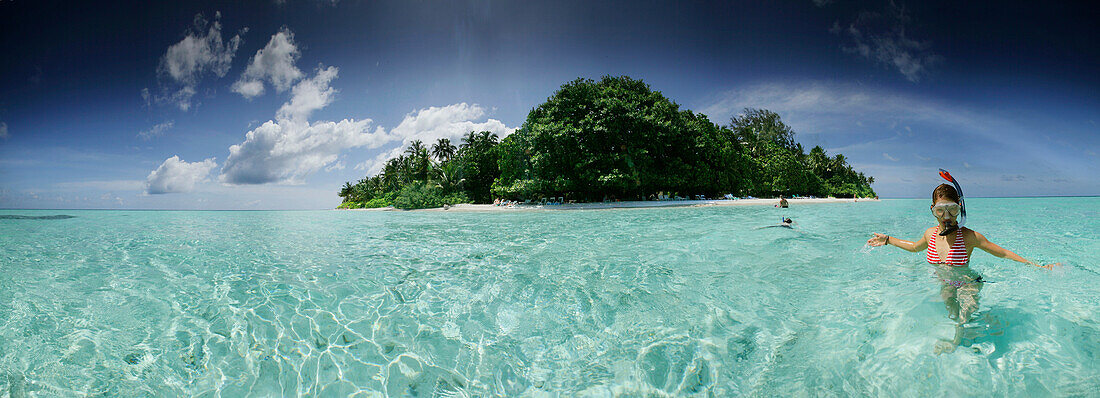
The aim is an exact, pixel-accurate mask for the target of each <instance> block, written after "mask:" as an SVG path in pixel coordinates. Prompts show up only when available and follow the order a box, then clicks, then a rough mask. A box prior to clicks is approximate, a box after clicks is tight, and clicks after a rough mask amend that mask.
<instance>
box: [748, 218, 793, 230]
mask: <svg viewBox="0 0 1100 398" xmlns="http://www.w3.org/2000/svg"><path fill="white" fill-rule="evenodd" d="M793 225H794V220H791V219H790V217H784V218H783V222H781V223H779V224H775V225H767V226H763V227H760V228H757V229H764V228H775V227H783V228H789V229H794V227H793Z"/></svg>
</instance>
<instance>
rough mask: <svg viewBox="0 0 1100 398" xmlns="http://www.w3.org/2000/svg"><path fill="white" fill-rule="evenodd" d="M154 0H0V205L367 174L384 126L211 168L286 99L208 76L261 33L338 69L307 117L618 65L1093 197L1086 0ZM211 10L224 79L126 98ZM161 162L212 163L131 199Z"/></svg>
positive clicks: (215, 195) (892, 149)
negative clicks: (244, 175) (907, 59)
mask: <svg viewBox="0 0 1100 398" xmlns="http://www.w3.org/2000/svg"><path fill="white" fill-rule="evenodd" d="M159 3H160V2H157V3H156V4H144V3H133V4H123V5H116V4H108V3H102V4H101V3H74V4H69V3H62V2H40V1H19V0H15V1H12V0H9V1H0V50H2V51H3V53H4V54H5V56H4V57H0V123H3V126H4V127H5V128H6V130H0V131H6V134H0V207H40V208H52V207H77V208H84V207H87V208H105V207H110V208H114V207H122V208H330V207H332V206H334V205H335V204H336V203H338V201H339V199H338V198H337V197H336V196H335V192H336V190H337V188H338V186H339V185H341V184H342V182H343V181H348V180H356V179H358V178H361V177H362V176H363V175H364V174H366V170H364V169H362V168H360V169H356V168H355V167H353V166H355V165H357V164H365V163H369V162H370V161H371V160H372V159H375V158H376V157H377V156H378V155H379V154H381V153H384V152H387V151H389V149H390V148H392V147H395V146H398V145H400V141H394V142H392V143H389V144H387V145H384V146H382V147H380V148H374V149H369V148H366V147H355V148H347V149H345V150H342V151H339V153H338V155H339V163H340V164H341V165H343V166H344V167H343V168H333V169H330V170H317V171H314V172H311V173H309V174H308V175H306V176H305V177H304V178H301V179H300V180H297V181H293V183H292V184H287V183H278V184H265V185H256V186H228V185H223V184H220V183H219V182H218V174H219V173H220V169H221V166H222V165H224V162H225V161H226V159H227V157H228V155H229V147H230V146H231V145H235V144H240V143H242V141H244V140H245V135H246V133H247V132H249V131H250V130H252V129H254V128H256V127H257V126H258V125H260V124H262V123H263V122H265V121H267V120H270V119H272V118H273V117H274V115H275V113H276V110H277V109H279V107H280V106H281V105H282V104H283V103H285V102H287V101H288V99H289V98H290V96H291V94H290V91H289V90H288V91H285V92H276V90H275V89H274V88H272V87H271V86H268V88H267V91H266V92H265V93H264V94H263V95H261V96H258V97H255V98H252V99H245V98H242V96H240V95H238V94H236V93H234V92H232V91H231V90H230V86H231V85H232V84H233V83H234V82H235V81H237V79H238V78H239V77H240V76H241V74H242V73H243V72H244V70H245V68H246V66H247V65H248V63H249V60H250V58H251V57H252V56H253V55H254V54H255V53H256V51H257V50H258V49H260V48H263V47H264V46H265V44H267V42H268V40H269V39H270V38H271V36H272V35H273V34H275V33H276V32H278V31H279V29H280V28H282V27H286V28H287V29H289V30H290V31H292V32H293V34H294V37H295V42H296V43H297V45H298V49H299V50H300V53H301V57H300V59H298V61H297V62H296V66H297V67H298V68H299V69H300V70H301V71H302V72H303V73H304V74H305V77H307V78H308V77H311V76H313V75H314V74H315V71H316V69H317V68H318V66H319V65H324V66H326V67H327V66H335V67H337V68H339V77H338V78H336V79H335V80H333V81H332V83H331V85H332V87H333V88H335V89H336V90H337V94H336V97H335V100H334V101H333V102H332V103H331V104H330V105H328V106H327V107H324V108H323V109H320V110H318V111H316V112H314V113H313V114H312V115H311V116H310V120H311V121H325V120H328V121H339V120H342V119H356V120H362V119H372V120H373V123H372V127H371V128H372V129H374V128H376V127H382V128H383V129H385V130H386V131H393V130H394V129H395V128H397V127H398V125H399V124H400V123H401V122H402V120H403V119H404V118H405V117H406V115H408V114H410V113H411V112H416V111H419V110H421V109H425V108H429V107H445V106H448V105H452V104H459V103H468V104H477V105H478V106H480V107H481V108H483V109H484V110H485V111H486V114H485V115H484V116H482V117H481V118H479V119H477V120H475V121H476V122H483V121H485V119H486V117H487V118H492V119H496V120H499V121H501V122H503V124H504V125H506V126H508V127H510V128H515V127H519V126H520V125H521V124H522V123H523V121H524V119H525V117H526V114H527V112H528V111H529V110H530V109H531V108H533V107H535V106H537V105H538V104H539V103H541V102H542V101H544V100H545V99H546V98H547V97H548V96H550V95H552V94H553V92H554V90H556V89H557V87H559V86H560V85H561V84H563V83H565V82H568V81H570V80H573V79H575V78H577V77H586V78H599V77H600V76H602V75H608V74H610V75H629V76H632V77H635V78H641V79H643V80H645V81H646V82H647V83H649V84H650V85H651V86H652V87H653V88H654V89H656V90H660V91H661V92H663V93H664V94H665V95H666V96H668V97H669V98H671V99H673V100H674V101H676V102H678V103H679V104H681V105H682V106H683V107H685V108H688V109H692V110H695V111H698V112H703V113H706V114H707V115H708V116H710V117H711V120H712V121H715V122H717V123H721V124H725V123H727V122H728V120H729V118H730V116H732V115H733V114H735V113H737V112H738V111H739V110H740V109H741V108H743V107H745V106H754V107H766V108H768V109H772V110H774V111H777V112H779V113H780V114H781V115H783V117H784V120H785V121H786V122H788V123H789V124H791V125H792V126H794V127H795V130H796V132H797V133H798V134H797V136H796V139H797V140H798V141H800V142H802V143H803V144H804V145H807V146H812V145H822V146H823V147H825V148H826V149H828V150H830V152H832V153H836V152H838V151H839V152H840V153H843V154H844V155H845V156H847V157H848V159H849V161H850V162H851V163H852V164H853V165H856V166H857V168H859V169H860V170H861V171H864V172H866V173H867V174H869V175H872V176H875V177H876V184H875V189H876V190H877V191H878V192H879V193H880V194H881V195H882V196H884V197H924V196H926V194H927V191H929V190H930V189H931V187H932V186H934V183H935V179H936V176H935V173H934V170H935V169H936V168H939V167H944V168H948V169H951V170H952V173H953V174H955V175H956V176H958V177H959V178H960V179H961V180H962V181H963V182H964V185H966V184H969V185H968V187H967V192H968V193H970V194H971V195H974V196H1017V195H1096V194H1100V179H1097V178H1096V177H1094V176H1095V175H1096V173H1097V172H1100V157H1098V156H1097V152H1100V138H1098V134H1097V133H1098V127H1097V124H1096V123H1097V122H1098V121H1100V80H1098V79H1100V73H1098V72H1100V49H1098V48H1097V44H1096V40H1095V38H1096V37H1100V34H1098V33H1100V32H1098V31H1097V30H1098V28H1097V27H1096V26H1097V25H1096V24H1095V22H1094V21H1096V20H1098V19H1100V13H1098V11H1097V6H1091V5H1087V4H1084V3H1079V2H1073V3H1054V2H1044V3H1041V4H1034V3H1025V2H1001V3H997V4H996V5H995V6H990V5H989V4H975V3H970V2H963V3H958V2H883V1H857V2H844V1H835V2H832V3H830V4H824V5H822V6H818V5H817V4H815V2H813V1H804V2H714V3H710V4H707V3H702V2H687V3H684V2H581V1H578V2H568V1H566V2H558V1H555V2H484V1H473V2H462V1H458V2H421V1H412V2H410V1H370V2H366V1H348V0H344V1H339V2H337V3H335V4H333V3H331V2H327V1H324V2H318V1H306V2H297V1H293V0H290V1H287V2H285V3H282V4H280V3H275V2H272V3H248V4H240V3H237V2H178V3H176V2H172V3H165V4H159ZM593 3H595V4H593ZM217 12H220V14H221V18H220V19H218V22H219V23H220V24H221V28H222V29H221V35H222V38H223V40H229V38H230V37H232V36H234V35H235V34H237V33H239V32H242V30H243V29H244V28H247V32H245V33H243V34H242V35H241V37H242V39H243V41H242V43H241V45H240V47H239V49H238V50H237V51H236V52H235V54H234V56H233V58H232V62H231V65H230V68H229V70H228V72H227V73H226V74H225V76H223V77H218V76H215V75H214V74H213V73H209V72H208V73H206V74H204V75H201V76H200V78H199V80H198V81H197V83H196V85H195V88H196V91H197V93H196V94H195V95H194V97H193V98H192V106H191V107H190V108H189V109H188V110H186V111H183V110H181V109H180V108H179V107H177V106H174V105H173V104H172V103H167V102H159V103H158V102H157V101H152V102H151V103H146V101H145V100H144V99H143V97H142V94H141V93H142V90H143V89H149V90H150V91H151V92H153V93H154V94H158V93H160V94H163V93H168V92H171V90H172V88H173V87H177V86H175V85H173V84H174V83H173V82H172V81H170V79H168V78H167V77H166V76H164V75H163V74H158V70H157V66H158V64H159V63H160V60H161V57H162V56H164V55H165V52H166V50H167V49H168V47H169V46H171V45H173V44H175V43H177V42H179V41H180V40H181V39H183V37H184V36H185V35H186V34H187V33H188V32H189V30H188V29H189V28H190V27H191V26H192V22H193V21H194V19H195V16H196V15H197V14H202V15H204V16H205V17H206V19H207V20H208V21H213V20H214V19H215V18H214V16H215V13H217ZM849 27H853V28H855V29H858V30H859V31H860V33H861V34H862V35H863V36H862V37H863V40H862V43H863V44H868V45H869V46H870V47H869V48H870V49H871V50H872V53H873V51H874V50H875V49H877V48H880V47H877V46H879V45H885V46H889V45H897V44H898V43H899V40H900V39H904V40H910V41H912V43H920V44H919V45H916V46H910V47H904V46H903V47H902V48H901V50H900V53H904V54H905V55H912V56H917V57H926V58H925V59H926V60H931V61H929V62H926V63H924V64H923V65H922V67H921V69H920V71H919V72H918V73H916V74H914V75H906V74H905V73H903V72H902V69H900V68H901V67H900V66H899V64H893V63H890V62H881V61H879V60H876V58H875V57H874V55H872V56H870V57H864V56H862V55H861V54H860V53H859V51H858V49H857V47H858V45H859V44H860V41H857V40H856V39H855V38H854V36H852V34H851V33H850V32H849ZM899 32H903V33H900V36H899ZM903 44H904V43H903ZM895 55H896V54H895ZM169 121H170V122H171V123H172V126H171V127H169V128H167V129H165V130H164V133H163V135H160V136H157V137H154V138H152V139H148V140H145V139H142V138H140V137H138V133H139V132H141V131H147V130H149V129H151V128H152V127H153V126H154V125H157V124H161V123H166V122H169ZM172 156H179V157H180V158H181V159H183V160H184V161H187V162H198V161H201V160H203V159H207V158H215V161H216V162H217V164H218V167H217V168H215V169H214V170H213V171H212V172H211V174H210V175H209V178H207V179H205V180H204V181H201V182H199V183H198V184H197V185H196V187H195V188H194V189H193V190H191V191H190V192H183V193H170V194H164V195H156V194H154V195H149V194H146V193H145V192H146V187H145V186H144V184H145V183H146V180H147V176H149V174H150V172H151V171H153V170H155V169H157V168H158V166H159V165H161V164H162V162H164V161H165V159H167V158H170V157H172ZM333 164H334V163H329V165H330V166H331V165H333Z"/></svg>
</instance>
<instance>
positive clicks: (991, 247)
mask: <svg viewBox="0 0 1100 398" xmlns="http://www.w3.org/2000/svg"><path fill="white" fill-rule="evenodd" d="M974 239H976V240H977V245H975V247H977V248H979V249H982V250H985V252H986V253H989V254H992V255H994V256H997V257H1000V258H1007V259H1009V260H1015V261H1019V262H1021V263H1024V264H1030V265H1034V266H1036V267H1039V268H1046V269H1051V268H1054V266H1055V265H1060V264H1061V263H1055V264H1047V265H1039V264H1036V263H1035V262H1033V261H1031V260H1028V259H1026V258H1023V257H1020V256H1019V255H1018V254H1016V253H1013V252H1012V250H1008V249H1005V248H1003V247H1000V246H998V245H997V244H996V243H993V242H990V241H989V239H986V238H985V235H982V234H980V233H978V232H974Z"/></svg>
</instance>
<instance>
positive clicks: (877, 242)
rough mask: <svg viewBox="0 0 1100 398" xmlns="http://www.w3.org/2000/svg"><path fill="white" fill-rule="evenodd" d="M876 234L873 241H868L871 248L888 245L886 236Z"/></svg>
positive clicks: (872, 238)
mask: <svg viewBox="0 0 1100 398" xmlns="http://www.w3.org/2000/svg"><path fill="white" fill-rule="evenodd" d="M874 234H875V236H872V237H871V239H867V244H868V245H870V246H871V247H879V246H882V245H885V244H886V238H887V236H886V235H883V234H880V233H878V232H875V233H874Z"/></svg>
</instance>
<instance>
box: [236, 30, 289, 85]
mask: <svg viewBox="0 0 1100 398" xmlns="http://www.w3.org/2000/svg"><path fill="white" fill-rule="evenodd" d="M300 55H301V53H300V52H299V50H298V46H297V45H296V44H295V43H294V33H293V32H291V31H290V29H287V28H286V27H284V28H282V29H281V30H279V32H278V33H275V34H274V35H272V36H271V40H269V41H268V42H267V45H266V46H264V48H262V49H260V50H259V51H256V55H254V56H252V61H251V62H249V64H248V68H247V69H245V71H244V73H243V74H241V78H240V79H239V80H237V82H236V83H233V88H232V90H233V92H235V93H238V94H240V95H242V96H244V97H245V98H253V97H256V96H258V95H262V94H263V93H264V83H263V82H264V80H267V81H268V82H270V83H271V85H272V86H275V90H276V91H279V92H283V91H286V89H288V88H290V86H291V85H292V84H294V82H296V81H298V79H301V78H302V71H301V70H298V67H296V66H294V63H295V61H297V60H298V57H299V56H300Z"/></svg>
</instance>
